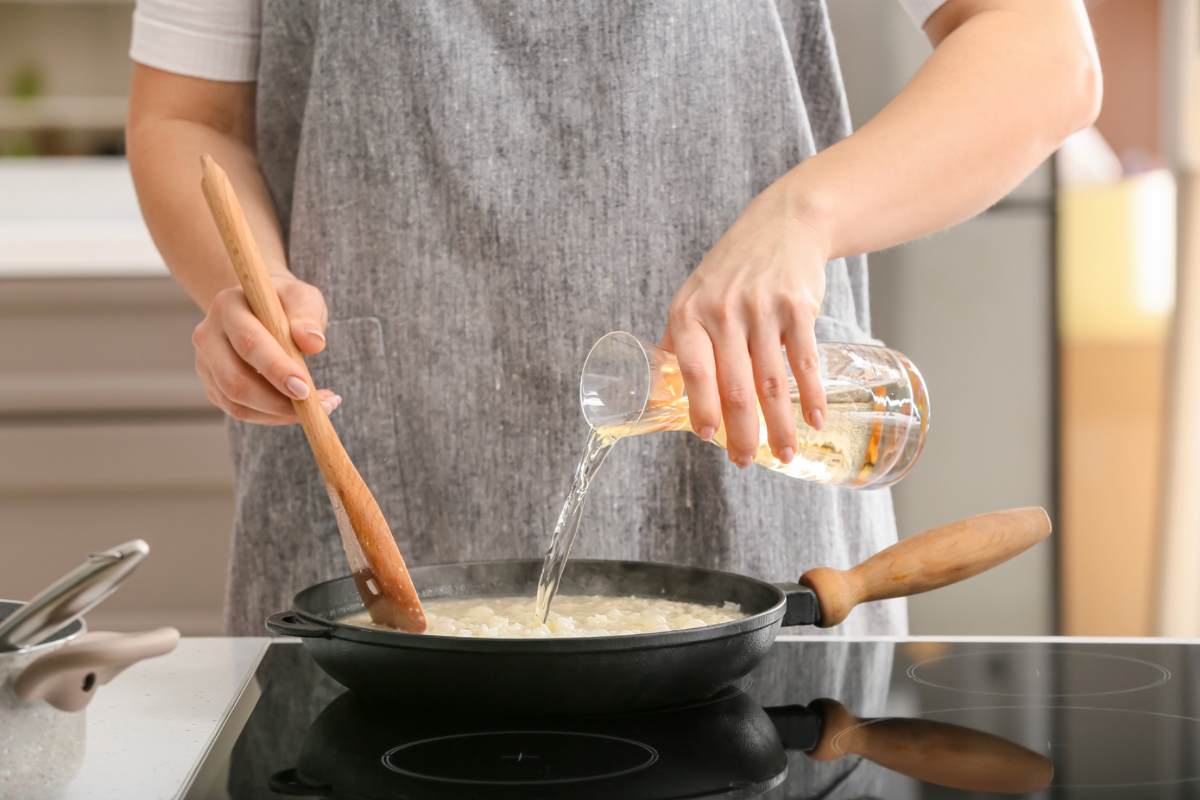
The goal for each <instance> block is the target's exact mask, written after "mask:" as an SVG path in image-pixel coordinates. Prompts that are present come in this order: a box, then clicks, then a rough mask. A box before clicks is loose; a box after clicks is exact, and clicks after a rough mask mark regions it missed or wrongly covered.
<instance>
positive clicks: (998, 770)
mask: <svg viewBox="0 0 1200 800" xmlns="http://www.w3.org/2000/svg"><path fill="white" fill-rule="evenodd" d="M808 707H809V709H810V710H813V711H816V712H817V713H818V714H819V715H820V718H821V720H822V729H821V735H820V740H819V741H818V742H817V744H816V746H815V747H812V748H811V749H810V750H809V751H808V756H809V758H812V759H814V760H816V761H833V760H835V759H839V758H842V757H843V756H847V755H851V754H853V755H857V756H861V757H862V758H865V759H867V760H869V761H874V762H875V763H876V764H879V765H880V766H882V767H886V768H887V769H890V770H892V771H893V772H899V773H901V774H903V775H907V776H909V777H910V778H916V779H917V780H919V781H923V782H925V783H932V784H936V785H938V786H947V787H949V788H951V789H960V790H964V791H968V792H982V793H987V794H1020V795H1024V794H1030V793H1033V792H1039V791H1041V790H1042V789H1045V788H1046V787H1047V786H1049V785H1050V781H1051V780H1053V778H1054V764H1053V762H1051V761H1050V759H1048V758H1046V757H1045V756H1043V755H1041V754H1040V753H1035V752H1034V751H1032V750H1029V749H1027V748H1025V747H1022V746H1021V745H1019V744H1017V743H1016V742H1011V741H1009V740H1008V739H1004V738H1002V737H1000V736H996V735H994V734H991V733H985V732H984V731H979V730H974V729H972V728H964V727H962V726H961V725H951V724H950V723H948V722H937V721H935V720H930V719H908V718H904V717H883V718H880V719H860V718H858V717H856V716H854V715H853V714H851V713H850V712H849V711H847V710H846V707H845V706H843V705H842V704H841V703H839V702H837V701H836V700H815V701H813V702H812V703H810V704H809V706H808ZM768 713H770V712H768Z"/></svg>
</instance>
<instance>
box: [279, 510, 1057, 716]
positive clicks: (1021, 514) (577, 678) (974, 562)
mask: <svg viewBox="0 0 1200 800" xmlns="http://www.w3.org/2000/svg"><path fill="white" fill-rule="evenodd" d="M1049 533H1050V520H1049V517H1047V515H1046V512H1045V511H1044V510H1043V509H1040V508H1021V509H1011V510H1008V511H998V512H993V513H990V514H983V515H980V516H977V517H971V518H969V519H965V520H960V521H958V522H954V523H950V524H948V525H943V526H940V527H937V528H933V529H931V530H928V531H925V532H924V533H922V534H919V535H917V536H913V537H911V538H908V539H905V540H903V541H901V542H899V543H897V544H895V545H892V546H891V547H889V548H887V549H886V550H884V551H882V552H880V553H877V554H876V555H874V556H872V557H871V558H869V559H867V560H866V561H864V562H863V563H862V564H859V565H858V566H857V567H854V568H853V569H850V570H847V571H845V572H842V571H838V570H834V569H830V568H827V567H820V568H817V569H813V570H809V571H808V572H806V573H804V575H802V576H801V578H800V582H799V583H782V584H772V583H767V582H765V581H761V580H757V579H755V578H751V577H747V576H744V575H737V574H734V573H731V572H722V571H719V570H713V569H704V568H700V567H685V566H676V565H671V564H660V563H655V562H644V561H603V560H583V559H577V560H573V561H572V562H571V564H570V566H569V568H568V570H567V572H566V575H565V577H564V579H563V584H562V585H563V588H562V591H563V592H566V593H568V594H594V595H617V596H620V595H638V596H643V597H666V598H670V599H674V600H685V601H690V602H696V603H706V604H710V605H720V604H722V603H725V602H733V603H737V604H738V605H739V606H740V607H741V610H742V611H743V613H745V614H746V615H747V616H745V617H744V618H742V619H737V620H733V621H731V622H723V623H719V624H716V625H708V626H705V627H700V628H689V629H685V630H677V631H666V632H661V633H640V634H631V635H625V636H589V637H578V638H544V639H504V638H470V637H459V636H441V635H433V634H414V633H406V632H402V631H385V630H379V629H374V628H365V627H360V626H357V625H347V624H344V623H342V622H340V621H339V619H340V618H342V617H345V616H346V615H348V614H352V613H356V612H359V611H361V610H362V600H361V598H360V596H359V594H358V590H357V589H356V587H355V583H354V579H353V577H351V576H347V577H344V578H338V579H335V580H331V581H326V582H324V583H318V584H316V585H314V586H310V587H309V588H307V589H304V590H303V591H301V592H300V593H299V594H297V595H296V596H295V598H293V601H292V608H291V610H289V611H285V612H282V613H279V614H275V615H273V616H271V617H270V618H269V619H268V620H267V627H268V628H269V629H270V630H271V631H273V632H275V633H279V634H283V635H286V636H297V637H300V638H301V639H302V641H303V643H304V645H305V647H307V648H308V650H309V652H310V653H311V655H312V657H313V659H314V660H315V661H316V662H317V664H318V665H320V667H321V668H322V669H323V670H325V672H327V673H328V674H329V675H330V677H332V678H333V679H334V680H336V681H338V682H339V683H341V684H342V685H343V686H345V687H346V688H348V689H350V690H351V691H352V692H356V693H358V694H360V695H366V696H371V697H374V698H379V699H383V700H388V701H399V702H401V703H404V704H406V705H412V706H437V707H441V708H466V707H469V708H471V709H473V710H474V711H475V712H501V713H504V712H509V713H512V712H521V711H528V709H529V708H530V706H531V705H532V704H535V703H536V704H537V705H538V707H540V708H542V709H544V710H549V711H551V712H553V713H557V714H591V713H599V712H612V711H616V710H637V709H649V708H660V707H665V706H671V705H676V704H679V703H683V702H687V701H692V700H697V699H701V698H706V697H710V696H712V695H713V694H715V693H716V692H717V691H718V690H720V689H722V688H723V687H725V686H728V685H729V684H731V683H733V682H734V681H736V680H737V679H738V678H740V677H742V676H743V675H745V674H746V673H747V672H749V671H750V670H751V669H753V668H754V666H755V665H756V664H757V663H758V662H759V660H760V659H762V657H763V656H764V655H765V654H766V653H767V651H768V650H769V649H770V648H771V645H772V644H773V643H774V641H775V636H776V634H777V633H778V631H779V629H780V627H782V626H793V625H820V626H822V627H829V626H832V625H836V624H838V623H840V622H841V621H842V620H843V619H845V618H846V616H847V615H848V614H849V613H850V612H851V611H852V610H853V608H854V607H855V606H856V605H857V604H858V603H861V602H870V601H873V600H880V599H884V598H889V597H901V596H907V595H910V594H917V593H919V592H924V591H928V590H930V589H935V588H938V587H941V586H946V585H948V584H951V583H955V582H957V581H959V580H962V579H963V578H967V577H970V576H971V575H975V574H978V573H979V572H982V571H984V570H986V569H989V568H990V567H992V566H995V565H996V564H999V563H1001V562H1002V561H1006V560H1008V559H1009V558H1012V557H1013V556H1015V555H1017V554H1018V553H1020V552H1022V551H1024V550H1025V549H1026V548H1028V547H1030V546H1031V545H1033V544H1035V543H1037V542H1039V541H1041V540H1042V539H1044V538H1045V537H1046V536H1047V535H1049ZM541 566H542V564H541V561H536V560H515V561H486V562H474V563H463V564H446V565H439V566H424V567H416V568H414V569H412V570H411V573H412V578H413V581H414V583H415V585H416V587H417V589H418V591H419V592H420V595H421V597H422V598H423V599H424V600H433V599H439V598H450V597H458V598H463V597H479V598H484V597H498V596H504V595H508V596H512V595H527V596H529V597H531V598H532V597H533V592H534V588H535V587H536V585H537V579H538V575H539V573H540V570H541ZM531 602H532V601H531Z"/></svg>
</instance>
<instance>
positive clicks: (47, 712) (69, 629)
mask: <svg viewBox="0 0 1200 800" xmlns="http://www.w3.org/2000/svg"><path fill="white" fill-rule="evenodd" d="M149 552H150V548H149V547H148V546H147V545H146V543H145V542H143V541H141V540H140V539H135V540H133V541H131V542H126V543H124V544H121V545H117V546H116V547H113V548H110V549H108V550H101V551H99V552H95V553H91V554H89V555H88V557H87V559H86V560H85V561H84V562H83V563H82V564H80V565H79V566H78V567H76V568H75V569H73V570H71V571H70V572H68V573H67V574H65V575H63V576H62V577H61V578H59V579H58V580H57V581H55V582H54V583H52V584H50V585H49V586H48V587H46V588H45V589H44V590H43V591H41V592H39V593H38V595H37V596H36V597H34V598H33V599H32V600H30V601H29V602H28V603H20V602H16V601H13V600H0V720H3V724H0V797H21V798H26V799H27V800H32V798H38V797H48V796H51V795H53V794H54V793H55V792H56V790H57V789H58V788H60V787H61V786H62V785H63V784H65V783H67V782H68V781H69V780H71V778H72V777H74V775H75V773H76V772H77V771H78V769H79V767H80V765H81V764H82V762H83V755H84V741H85V731H84V715H83V710H84V708H86V707H87V705H88V704H89V703H90V702H91V700H92V697H94V696H95V692H96V689H97V688H98V687H99V686H102V685H103V684H106V683H108V682H109V681H111V680H112V679H113V678H114V677H116V676H117V674H118V673H120V672H121V671H123V670H124V669H126V668H127V667H129V666H132V665H133V664H136V663H137V662H138V661H141V660H142V659H145V658H150V657H152V656H157V655H162V654H164V653H167V652H170V651H171V650H172V649H174V647H175V643H176V642H177V641H178V640H179V631H177V630H175V629H174V628H159V629H157V630H152V631H146V632H143V633H108V632H104V633H101V632H95V633H85V623H84V621H83V614H85V613H87V612H88V611H89V610H91V609H92V608H94V607H95V606H96V605H97V604H98V603H100V602H101V601H102V600H104V599H105V598H106V597H108V596H109V595H110V594H112V593H113V592H114V591H115V590H116V589H117V587H118V586H120V585H121V583H122V581H124V580H125V578H126V577H128V575H129V574H130V573H131V572H132V571H133V570H134V569H135V568H136V567H137V565H138V564H140V563H141V562H142V560H143V559H144V558H145V557H146V556H147V555H148V554H149Z"/></svg>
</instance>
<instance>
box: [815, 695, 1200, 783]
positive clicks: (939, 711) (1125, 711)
mask: <svg viewBox="0 0 1200 800" xmlns="http://www.w3.org/2000/svg"><path fill="white" fill-rule="evenodd" d="M979 711H1030V712H1035V713H1040V712H1044V711H1065V712H1080V711H1084V712H1089V713H1097V714H1117V715H1130V716H1133V717H1143V718H1144V717H1153V718H1158V719H1168V720H1179V721H1183V722H1193V723H1196V724H1197V726H1198V727H1200V717H1189V716H1187V715H1186V714H1172V713H1169V712H1166V711H1147V710H1145V709H1133V708H1104V707H1102V706H1075V705H1054V706H1044V705H1007V706H1005V705H997V706H961V707H956V708H936V709H929V710H928V711H921V712H920V713H919V714H916V715H915V716H916V717H917V718H920V719H930V718H934V717H937V716H939V715H943V716H944V715H947V714H956V713H963V712H979ZM892 719H897V717H877V718H875V719H868V720H863V721H862V722H859V723H857V724H855V725H851V726H849V727H847V728H845V729H844V730H841V731H839V732H838V733H837V735H835V736H834V737H833V739H831V740H830V746H831V747H832V748H833V750H834V751H835V752H837V753H840V754H842V755H845V754H846V753H847V752H848V751H846V750H843V749H842V746H841V742H842V740H843V739H844V738H845V737H846V736H849V735H850V734H851V733H853V732H854V731H856V730H859V729H861V728H865V727H867V726H868V725H877V724H879V723H881V722H887V721H888V720H892ZM1057 777H1058V770H1057V767H1056V769H1055V778H1057ZM1197 782H1200V772H1197V774H1194V775H1183V776H1173V777H1169V778H1161V779H1156V780H1146V781H1129V782H1110V783H1059V782H1058V781H1057V780H1054V781H1052V782H1051V783H1050V784H1048V785H1047V786H1046V787H1045V788H1046V789H1135V788H1149V787H1152V786H1174V785H1179V784H1185V783H1197Z"/></svg>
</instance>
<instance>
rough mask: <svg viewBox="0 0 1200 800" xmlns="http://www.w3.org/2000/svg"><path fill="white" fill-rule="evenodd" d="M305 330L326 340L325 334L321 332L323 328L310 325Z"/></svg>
mask: <svg viewBox="0 0 1200 800" xmlns="http://www.w3.org/2000/svg"><path fill="white" fill-rule="evenodd" d="M304 332H305V333H311V334H312V335H313V336H315V337H317V338H318V339H320V340H321V341H322V342H324V341H325V334H323V333H321V329H320V328H312V327H309V328H305V329H304Z"/></svg>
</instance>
